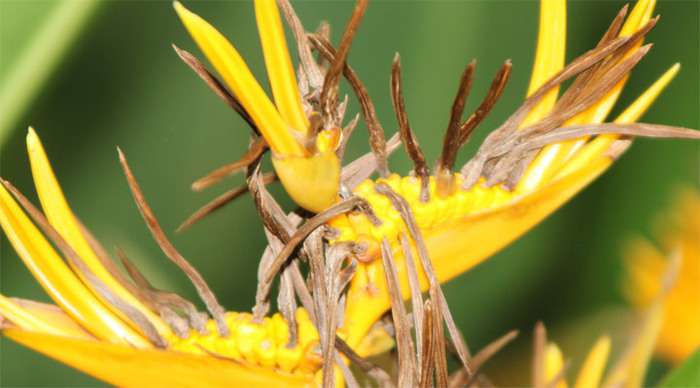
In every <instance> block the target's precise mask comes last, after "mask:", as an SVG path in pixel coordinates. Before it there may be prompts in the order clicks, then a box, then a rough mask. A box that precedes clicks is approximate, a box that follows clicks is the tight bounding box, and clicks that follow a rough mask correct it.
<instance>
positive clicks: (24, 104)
mask: <svg viewBox="0 0 700 388" xmlns="http://www.w3.org/2000/svg"><path fill="white" fill-rule="evenodd" d="M100 3H102V2H101V1H98V0H63V1H61V2H55V3H54V2H31V3H28V4H25V3H19V2H7V3H3V4H1V5H0V6H2V12H0V13H4V15H3V21H4V20H9V22H8V23H6V24H5V26H4V27H3V28H2V29H1V30H0V31H1V32H2V34H3V35H4V36H5V38H4V39H3V42H2V43H3V56H4V57H5V58H3V60H2V62H0V76H1V77H2V84H0V111H2V114H1V115H0V145H2V144H3V143H4V140H5V137H6V136H7V135H8V134H9V133H11V132H12V131H13V130H15V129H17V128H16V124H17V120H18V119H19V118H20V117H21V116H22V114H23V113H24V112H25V111H26V109H27V108H28V107H29V105H30V104H31V103H32V102H33V100H34V97H36V95H37V94H38V92H39V90H40V89H41V86H42V85H43V84H44V83H45V82H46V81H47V80H48V79H49V78H50V76H51V74H52V72H53V70H54V69H55V68H56V66H57V65H58V64H59V63H60V61H61V59H62V58H63V57H64V56H65V55H66V53H67V52H68V49H69V48H70V47H71V44H72V43H73V42H74V41H75V39H76V38H77V37H78V36H79V35H80V31H82V27H83V26H85V24H86V22H87V21H88V20H89V19H90V17H91V16H92V15H93V14H94V11H95V9H97V6H98V5H99V4H100ZM49 10H50V12H49ZM6 37H9V38H6ZM15 46H21V47H15ZM8 56H10V58H7V57H8ZM22 127H23V128H22V129H26V126H24V125H23V126H22Z"/></svg>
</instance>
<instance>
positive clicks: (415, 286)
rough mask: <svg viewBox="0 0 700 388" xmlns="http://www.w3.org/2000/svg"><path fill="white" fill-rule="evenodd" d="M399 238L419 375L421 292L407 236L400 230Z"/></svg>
mask: <svg viewBox="0 0 700 388" xmlns="http://www.w3.org/2000/svg"><path fill="white" fill-rule="evenodd" d="M399 240H400V242H401V250H402V252H403V257H404V262H405V263H406V269H407V271H406V272H407V273H408V286H409V288H410V289H411V307H412V313H413V328H414V330H415V333H416V354H417V356H418V360H417V365H418V375H421V374H422V371H421V365H422V364H423V359H422V357H423V294H422V293H421V291H420V283H419V281H418V271H417V270H416V263H415V262H414V261H413V254H411V247H410V246H409V244H408V237H407V236H406V234H405V233H403V232H402V233H401V236H400V237H399Z"/></svg>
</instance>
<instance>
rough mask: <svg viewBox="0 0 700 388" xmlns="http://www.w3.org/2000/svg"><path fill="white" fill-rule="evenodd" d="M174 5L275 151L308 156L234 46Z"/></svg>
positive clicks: (191, 14) (210, 27)
mask: <svg viewBox="0 0 700 388" xmlns="http://www.w3.org/2000/svg"><path fill="white" fill-rule="evenodd" d="M174 7H175V11H177V14H178V16H179V17H180V19H181V20H182V23H183V24H184V25H185V27H186V28H187V30H188V31H189V32H190V34H191V35H192V38H193V39H194V40H195V42H197V45H198V46H199V48H200V49H201V50H202V51H203V52H204V55H206V56H207V58H208V59H209V61H210V62H211V63H212V65H214V67H215V68H216V70H217V71H218V72H219V74H221V76H222V77H223V78H224V81H225V82H226V84H227V85H228V86H229V87H230V88H231V89H232V90H233V93H234V94H235V95H236V97H238V99H239V100H240V102H241V104H242V105H243V107H244V108H245V110H246V111H247V112H248V113H249V114H250V116H251V117H252V118H253V121H254V122H255V124H256V125H257V126H258V128H259V129H260V132H261V133H262V135H263V137H265V140H266V141H267V144H269V145H270V148H271V149H272V151H273V152H275V153H276V154H280V155H291V156H304V155H305V154H306V151H305V149H304V148H303V147H302V146H301V145H300V144H299V143H298V142H297V141H296V139H295V138H294V136H293V135H292V133H291V131H290V127H289V124H287V123H286V122H285V121H284V120H283V119H282V117H281V116H280V114H279V112H278V111H277V109H276V108H275V106H274V105H273V104H272V101H270V99H269V98H268V97H267V95H266V94H265V91H264V90H263V89H262V87H261V86H260V84H259V83H258V81H257V80H256V79H255V76H253V73H251V72H250V69H249V68H248V65H247V64H246V63H245V61H244V60H243V58H242V57H241V55H240V54H239V53H238V51H236V49H235V48H234V47H233V45H232V44H231V43H230V42H229V41H228V40H227V39H226V38H225V37H224V36H223V35H222V34H221V33H220V32H219V31H217V30H216V29H215V28H214V27H212V26H211V25H210V24H209V23H207V22H206V21H205V20H204V19H202V18H201V17H199V16H198V15H196V14H194V13H192V12H190V11H189V10H187V9H186V8H185V7H184V6H183V5H182V4H180V3H179V2H177V1H176V2H175V3H174Z"/></svg>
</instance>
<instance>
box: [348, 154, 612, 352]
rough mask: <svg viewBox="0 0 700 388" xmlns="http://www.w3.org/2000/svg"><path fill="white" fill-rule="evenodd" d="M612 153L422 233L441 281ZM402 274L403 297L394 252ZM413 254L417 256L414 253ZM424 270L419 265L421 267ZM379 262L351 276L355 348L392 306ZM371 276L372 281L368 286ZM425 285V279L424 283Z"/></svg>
mask: <svg viewBox="0 0 700 388" xmlns="http://www.w3.org/2000/svg"><path fill="white" fill-rule="evenodd" d="M611 162H612V161H611V159H610V158H608V157H599V158H597V159H595V160H593V161H591V162H590V163H589V164H588V165H587V166H586V168H585V169H579V170H577V171H575V172H573V173H571V174H569V175H567V176H564V177H561V178H559V179H556V180H554V181H552V182H551V183H550V184H548V185H547V186H545V187H543V188H542V189H540V190H538V191H536V192H534V193H528V194H524V195H522V196H521V197H519V198H516V199H514V200H513V201H512V202H508V203H507V204H505V205H503V206H501V207H497V208H494V209H490V210H487V211H482V212H477V213H474V214H472V215H470V216H468V217H465V218H463V219H461V220H459V221H456V222H455V223H454V224H452V225H444V226H441V227H440V228H439V229H438V230H430V229H429V230H425V231H423V237H424V238H425V242H426V245H427V248H428V251H429V254H430V258H431V260H432V262H433V266H434V268H435V272H436V275H437V277H438V279H439V280H440V282H445V281H448V280H450V279H452V278H453V277H455V276H457V275H459V274H461V273H463V272H465V271H467V270H469V269H470V268H472V267H474V266H475V265H477V264H479V263H481V262H482V261H483V260H485V259H486V258H487V257H490V256H491V255H493V254H494V253H496V252H497V251H498V250H500V249H502V248H503V247H505V246H506V245H508V244H509V243H511V242H512V241H514V240H515V239H517V238H518V237H520V236H521V235H523V234H524V233H525V232H527V231H528V230H530V229H531V228H532V227H533V226H535V225H537V223H539V222H540V221H541V220H543V219H544V218H546V217H547V216H548V215H549V214H551V213H552V212H554V211H555V210H556V209H557V208H559V207H560V206H561V205H562V204H564V203H566V201H568V200H569V199H570V198H571V197H573V196H574V195H575V194H576V193H578V192H579V191H580V190H581V189H583V188H584V187H586V186H587V185H588V184H589V183H590V182H591V181H593V180H594V179H595V178H596V177H597V176H599V175H600V174H601V173H603V171H605V170H606V169H607V168H608V166H610V164H611ZM393 253H394V258H395V259H396V262H397V271H398V277H399V280H400V282H401V287H402V290H403V291H404V297H405V296H407V295H408V283H407V275H406V268H405V265H403V260H404V259H403V254H402V253H401V252H400V249H397V250H395V251H394V252H393ZM414 257H415V256H414ZM418 268H420V267H418ZM381 271H382V269H381V266H375V264H374V263H369V264H368V265H366V266H365V265H363V266H360V268H359V269H358V273H357V274H356V276H355V277H354V278H353V282H352V284H351V290H350V292H349V293H348V298H347V306H348V307H347V310H346V313H345V319H346V325H345V327H346V328H347V330H348V343H349V344H350V345H351V346H356V345H357V344H358V343H359V341H360V340H361V339H362V337H363V336H364V335H365V333H367V331H368V330H369V328H370V327H371V325H372V324H373V323H374V322H375V321H376V320H377V319H378V318H379V317H380V316H381V315H382V314H383V313H384V312H385V311H386V309H388V308H389V299H388V293H387V291H386V284H385V280H384V276H383V273H382V272H381ZM368 279H371V282H372V283H371V284H368ZM421 286H422V287H423V288H425V286H426V283H425V282H424V281H421Z"/></svg>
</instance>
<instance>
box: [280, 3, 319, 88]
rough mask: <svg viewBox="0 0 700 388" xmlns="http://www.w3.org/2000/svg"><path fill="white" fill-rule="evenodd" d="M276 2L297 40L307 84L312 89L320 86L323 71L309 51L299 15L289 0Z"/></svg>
mask: <svg viewBox="0 0 700 388" xmlns="http://www.w3.org/2000/svg"><path fill="white" fill-rule="evenodd" d="M277 4H279V6H280V8H281V9H282V14H283V15H284V18H285V19H286V20H287V24H288V25H289V28H290V29H291V30H292V33H293V34H294V39H296V42H297V50H298V52H299V62H300V63H301V66H302V68H303V69H304V73H305V74H306V78H307V79H308V81H309V84H310V85H311V87H312V88H314V89H316V88H320V87H321V86H322V85H323V73H322V72H321V69H320V68H319V66H318V64H317V63H316V60H314V57H313V54H312V53H311V47H310V46H309V41H308V40H307V38H306V32H305V30H304V26H303V24H302V23H301V20H300V19H299V16H297V14H296V12H295V11H294V7H292V4H291V3H290V2H289V0H277Z"/></svg>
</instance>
